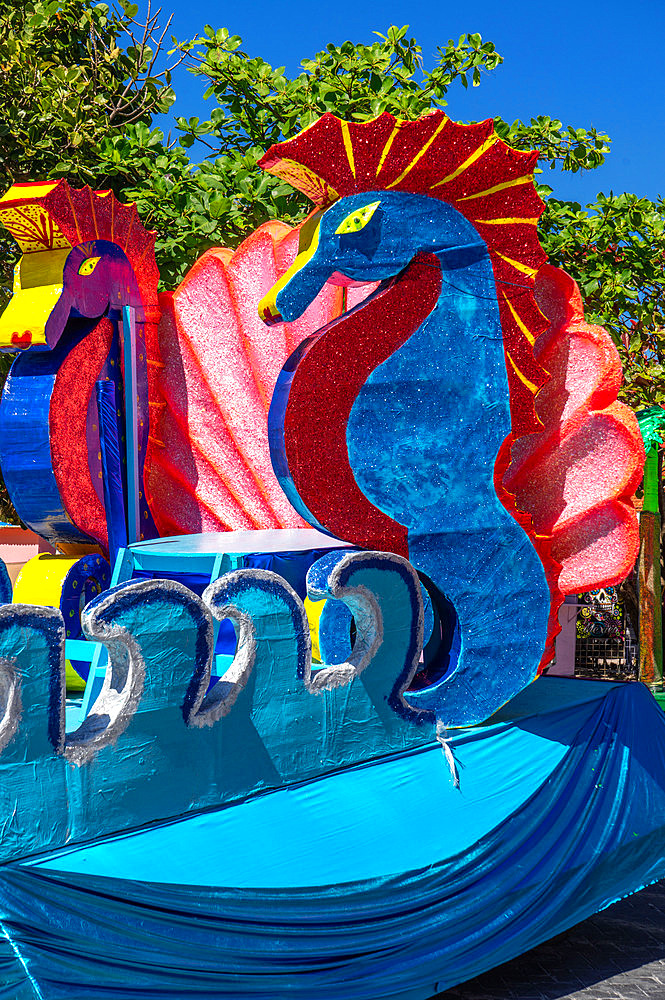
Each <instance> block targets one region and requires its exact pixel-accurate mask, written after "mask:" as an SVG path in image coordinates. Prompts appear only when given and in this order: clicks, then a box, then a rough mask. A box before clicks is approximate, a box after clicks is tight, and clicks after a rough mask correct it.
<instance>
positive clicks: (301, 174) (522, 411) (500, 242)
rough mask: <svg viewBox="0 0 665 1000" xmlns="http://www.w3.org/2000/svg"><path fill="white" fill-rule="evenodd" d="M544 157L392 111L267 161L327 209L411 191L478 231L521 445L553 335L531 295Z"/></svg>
mask: <svg viewBox="0 0 665 1000" xmlns="http://www.w3.org/2000/svg"><path fill="white" fill-rule="evenodd" d="M537 158H538V154H537V153H536V152H534V153H523V152H520V151H518V150H515V149H511V147H510V146H507V145H506V143H504V142H503V141H502V140H501V139H500V138H499V137H498V135H497V134H496V132H495V130H494V122H493V121H492V120H491V119H489V120H488V121H484V122H479V123H478V124H475V125H459V124H457V123H456V122H453V121H451V120H450V119H449V118H448V117H447V115H445V114H444V113H443V112H442V111H433V112H431V113H430V114H427V115H424V116H423V117H422V118H419V119H418V120H417V121H402V120H401V119H398V118H395V117H394V116H393V115H391V114H388V113H387V112H386V113H384V114H382V115H379V117H378V118H375V119H374V120H373V121H370V122H364V123H362V124H356V123H352V122H344V121H341V120H340V119H339V118H336V117H335V115H333V114H330V113H326V114H325V115H323V117H322V118H320V119H319V120H318V121H317V122H315V123H314V124H313V125H311V126H310V127H309V128H307V129H305V130H304V131H303V132H301V133H300V134H299V135H297V136H296V137H295V138H293V139H289V140H287V141H286V142H282V143H278V144H276V145H274V146H272V147H271V148H270V149H269V150H268V152H267V153H266V154H265V156H264V157H263V159H262V160H261V161H260V165H261V166H262V167H263V168H264V169H266V170H268V171H270V173H273V174H276V175H277V176H278V177H281V178H282V179H283V180H285V181H287V182H288V183H290V184H292V185H293V186H294V187H296V188H298V189H299V190H300V191H302V192H303V193H304V194H306V195H307V196H308V197H309V198H311V199H312V201H314V203H315V204H316V205H317V206H318V207H320V208H326V207H327V206H328V205H331V204H332V203H333V202H334V201H336V200H337V199H338V198H342V197H346V196H347V195H350V194H356V193H360V192H362V191H371V190H392V191H409V192H411V193H413V194H424V195H427V196H429V197H431V198H437V199H440V200H441V201H445V202H447V203H448V204H450V205H451V206H452V207H453V208H455V209H456V210H457V211H458V212H460V213H461V214H462V215H463V216H464V217H465V218H466V219H468V220H469V222H471V223H472V225H473V226H474V227H475V228H476V230H477V231H478V233H479V235H480V236H481V238H482V239H483V240H484V241H485V243H486V244H487V247H488V250H489V254H490V258H491V261H492V267H493V270H494V278H495V282H496V287H497V298H498V304H499V311H500V316H501V326H502V330H503V337H504V347H505V355H506V370H507V373H508V384H509V388H510V408H511V418H512V429H513V434H514V435H515V436H516V437H517V436H521V435H522V434H528V433H530V432H533V431H536V430H538V429H540V426H541V425H540V421H539V420H538V417H537V415H536V411H535V406H534V398H535V395H536V393H537V392H538V390H539V389H540V388H541V387H542V386H543V385H544V384H545V382H546V381H547V379H548V375H547V372H546V371H545V370H544V369H543V368H542V367H541V366H540V365H539V364H538V362H537V361H536V358H535V356H534V350H533V345H534V341H535V339H536V337H537V336H538V334H539V333H540V332H542V331H543V330H544V329H546V328H547V326H548V323H547V320H546V319H545V317H544V316H543V314H542V313H541V311H540V310H539V309H538V306H537V305H536V301H535V299H534V295H533V288H534V279H535V275H536V272H537V271H538V269H539V268H540V267H541V265H542V264H543V263H544V262H545V260H546V256H545V253H544V251H543V249H542V247H541V246H540V243H539V241H538V235H537V228H536V227H537V223H538V219H539V218H540V215H541V214H542V211H543V208H544V206H543V203H542V201H541V199H540V198H539V197H538V194H537V193H536V190H535V187H534V184H533V171H534V167H535V164H536V160H537Z"/></svg>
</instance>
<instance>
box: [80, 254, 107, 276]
mask: <svg viewBox="0 0 665 1000" xmlns="http://www.w3.org/2000/svg"><path fill="white" fill-rule="evenodd" d="M101 259H102V258H101V257H88V259H87V260H84V261H83V263H82V264H81V266H80V267H79V274H92V272H93V271H94V270H95V268H96V267H97V265H98V264H99V262H100V260H101Z"/></svg>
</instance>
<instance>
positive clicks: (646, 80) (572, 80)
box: [163, 0, 665, 203]
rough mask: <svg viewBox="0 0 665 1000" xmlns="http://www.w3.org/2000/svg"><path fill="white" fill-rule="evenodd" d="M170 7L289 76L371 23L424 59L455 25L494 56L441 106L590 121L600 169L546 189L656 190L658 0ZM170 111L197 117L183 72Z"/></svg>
mask: <svg viewBox="0 0 665 1000" xmlns="http://www.w3.org/2000/svg"><path fill="white" fill-rule="evenodd" d="M163 2H164V8H163V10H164V11H165V12H167V11H170V10H173V11H174V14H175V18H174V23H173V31H174V32H175V34H176V36H177V37H178V38H181V39H183V38H189V37H192V36H193V35H194V34H196V33H200V32H202V30H203V27H204V25H205V24H206V23H209V24H212V25H213V26H214V27H227V28H228V29H229V31H230V32H231V33H232V34H238V35H241V36H242V38H243V48H244V50H245V51H247V52H249V53H250V54H251V55H261V56H262V57H263V58H264V59H266V60H267V61H268V62H270V63H272V65H273V66H281V65H285V66H286V68H287V71H288V72H296V71H297V68H298V64H299V62H300V60H301V59H302V58H304V57H308V56H311V55H314V53H315V52H317V51H319V50H320V49H321V48H323V47H324V46H325V45H326V44H327V43H328V42H329V41H334V42H336V43H340V42H342V41H344V40H345V39H347V38H349V39H351V40H352V41H354V42H358V41H362V42H371V41H372V38H373V35H372V32H373V31H375V30H378V31H385V29H386V28H387V27H388V26H389V25H390V24H398V25H400V26H401V25H402V24H407V23H408V24H410V26H411V29H410V32H409V34H410V35H414V36H415V37H416V38H417V39H418V41H419V43H420V44H421V46H422V48H423V57H424V61H425V65H426V66H431V65H432V62H433V57H434V54H435V52H436V48H437V45H440V44H444V43H445V42H446V41H447V40H448V38H455V39H457V38H458V37H459V35H460V34H462V33H463V32H465V31H468V32H474V31H475V32H479V33H480V34H481V35H482V36H483V39H484V40H492V41H493V42H494V43H495V45H496V47H497V49H498V51H499V52H500V53H501V54H502V55H503V56H504V63H503V65H502V66H500V67H499V68H498V69H497V70H495V71H494V72H493V73H492V74H489V75H487V76H485V77H484V79H483V82H482V84H481V86H480V87H478V88H477V89H475V90H471V88H469V91H467V92H466V93H465V92H464V90H463V88H462V87H459V89H458V88H457V87H455V88H453V89H452V90H451V91H450V93H449V107H448V109H447V110H448V113H449V114H450V115H451V117H453V118H459V119H460V120H466V121H472V120H480V119H483V118H487V117H490V116H493V115H501V116H502V117H503V118H505V119H506V120H508V121H512V120H513V119H515V118H521V119H522V120H528V119H529V118H530V117H531V116H535V115H538V114H546V115H549V116H550V117H552V118H559V119H560V120H561V121H562V122H563V123H564V125H567V124H571V125H575V126H581V127H589V126H591V125H594V126H595V127H596V128H598V129H599V130H601V131H604V132H607V133H608V134H609V135H610V137H611V138H612V140H613V141H612V152H611V153H610V155H609V157H608V158H607V161H606V163H605V165H604V166H603V167H600V168H598V169H597V170H595V171H592V172H590V173H586V174H580V173H578V174H575V175H573V174H561V173H559V172H558V171H555V172H551V173H550V171H549V170H546V171H545V173H544V175H543V176H542V180H543V181H545V182H546V183H549V184H550V185H551V186H552V187H554V189H555V194H557V195H558V196H559V197H562V198H570V199H574V200H578V201H581V202H583V203H584V202H588V201H591V200H594V199H595V197H596V194H597V192H598V191H604V192H605V193H609V191H610V189H612V190H614V192H615V193H618V192H620V191H632V192H635V193H636V194H638V195H642V196H646V197H649V198H654V199H655V198H656V197H657V195H658V194H660V193H662V194H665V110H664V107H663V98H664V94H663V91H664V87H663V79H664V76H665V55H664V53H663V40H664V38H665V0H628V2H622V3H619V2H617V0H608V2H606V3H600V2H598V0H578V2H577V3H573V2H570V0H563V2H562V3H560V4H559V5H557V4H556V2H554V3H552V2H550V3H540V4H538V3H532V4H527V3H525V2H521V0H514V2H511V0H504V2H501V0H494V2H491V0H460V2H457V3H451V2H446V0H427V2H422V0H416V2H412V3H405V2H404V0H385V2H383V3H380V4H379V3H372V2H369V0H338V2H337V3H336V4H331V3H330V2H329V3H327V4H318V5H317V3H316V0H314V3H311V2H310V3H306V2H304V0H282V2H281V3H279V4H277V3H274V2H273V3H268V2H267V0H248V2H245V3H243V2H242V0H236V2H235V3H233V4H228V5H226V4H214V3H210V2H204V0H170V2H169V0H163ZM175 86H176V92H177V94H178V101H177V104H176V108H175V113H176V114H179V115H187V116H190V115H197V116H199V117H201V118H203V117H206V116H207V113H208V112H209V110H210V109H211V108H212V106H213V105H212V104H211V102H207V105H206V102H204V101H203V100H202V96H201V94H202V90H203V88H202V86H201V84H200V82H199V81H197V80H196V79H195V78H193V77H191V76H190V75H189V74H182V73H178V75H177V77H176V80H175Z"/></svg>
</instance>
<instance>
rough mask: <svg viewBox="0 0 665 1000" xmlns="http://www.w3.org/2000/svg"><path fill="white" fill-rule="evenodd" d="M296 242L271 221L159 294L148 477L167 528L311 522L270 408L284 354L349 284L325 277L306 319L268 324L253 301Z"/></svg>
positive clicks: (322, 321) (334, 308) (336, 305)
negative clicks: (282, 466) (284, 476)
mask: <svg viewBox="0 0 665 1000" xmlns="http://www.w3.org/2000/svg"><path fill="white" fill-rule="evenodd" d="M297 250H298V230H297V229H291V228H290V227H289V226H287V225H285V224H284V223H280V222H268V223H265V224H264V225H262V226H260V227H259V229H257V230H256V231H255V232H254V233H252V234H251V236H249V237H248V238H247V239H246V240H245V241H244V242H243V243H242V244H241V245H240V247H239V248H238V249H237V250H236V251H235V253H234V252H232V251H230V250H226V249H213V250H208V251H207V252H206V253H204V254H203V256H202V257H201V258H200V259H199V260H198V261H197V262H196V264H195V265H194V266H193V267H192V269H191V271H189V273H188V274H187V276H186V277H185V279H184V280H183V282H182V284H181V285H180V286H179V287H178V288H177V290H176V291H175V292H173V293H167V294H165V295H162V296H161V297H160V307H161V309H162V319H161V322H160V328H159V346H160V352H161V363H160V362H158V365H160V366H161V367H160V371H159V373H158V377H157V379H156V380H155V386H156V391H155V393H154V395H155V397H156V398H155V399H154V400H153V402H152V413H151V440H150V447H149V451H148V458H147V461H146V477H145V482H146V495H147V498H148V501H149V504H150V509H151V511H152V514H153V517H154V519H155V523H156V525H157V529H158V531H159V533H160V535H173V534H183V533H196V532H201V531H224V530H234V529H256V528H287V527H288V528H291V527H302V526H304V525H305V522H304V521H303V520H302V518H301V517H300V516H299V514H297V513H296V511H295V510H294V509H293V507H292V506H291V505H290V503H289V501H288V500H287V498H286V496H285V495H284V493H283V491H282V489H281V487H280V485H279V483H278V481H277V478H276V476H275V474H274V472H273V468H272V464H271V461H270V451H269V446H268V424H267V421H268V409H269V406H270V401H271V398H272V393H273V390H274V387H275V383H276V381H277V376H278V375H279V372H280V370H281V368H282V367H283V365H284V363H285V361H286V360H287V358H288V357H289V355H290V354H291V353H292V352H293V351H294V350H295V348H296V347H297V346H298V345H299V344H300V343H301V342H302V341H303V340H304V339H305V337H307V336H308V335H309V334H311V333H313V332H314V331H315V330H317V329H319V328H320V327H322V326H325V325H326V324H327V323H329V322H330V320H332V319H334V318H335V317H336V316H338V315H339V314H340V313H341V312H342V303H343V292H342V289H341V288H338V287H335V286H332V285H326V286H325V288H324V289H323V290H322V292H321V293H320V294H319V296H318V297H317V299H316V301H315V302H314V303H313V304H312V305H311V306H310V307H309V309H308V310H307V311H306V312H305V313H304V315H303V316H302V317H301V318H300V319H299V320H297V321H296V322H294V323H281V324H279V325H277V326H272V327H267V326H266V325H265V324H264V323H263V322H262V321H261V319H260V318H259V315H258V308H257V307H258V303H259V301H260V299H261V298H262V297H263V296H264V295H265V294H266V292H267V291H268V290H269V289H270V288H271V286H272V285H273V284H274V283H275V282H276V281H277V279H278V278H279V277H280V275H282V274H283V273H284V272H285V271H286V270H287V269H288V267H289V266H290V265H291V263H292V262H293V260H294V258H295V256H296V253H297Z"/></svg>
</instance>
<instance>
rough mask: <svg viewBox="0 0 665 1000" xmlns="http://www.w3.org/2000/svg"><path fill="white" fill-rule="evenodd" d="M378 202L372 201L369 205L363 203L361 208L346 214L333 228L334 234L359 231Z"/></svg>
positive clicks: (371, 214) (341, 234) (372, 213)
mask: <svg viewBox="0 0 665 1000" xmlns="http://www.w3.org/2000/svg"><path fill="white" fill-rule="evenodd" d="M380 204H381V202H380V201H373V202H371V203H370V204H369V205H364V206H363V208H360V209H358V208H356V209H355V210H354V211H353V212H351V214H350V215H347V216H346V218H345V219H342V221H341V222H340V224H339V226H338V227H337V229H336V230H335V236H346V235H348V234H349V233H359V232H360V231H361V230H362V229H364V228H365V226H366V225H367V223H368V222H369V220H370V219H371V218H372V216H373V215H374V213H375V212H376V210H377V208H378V207H379V205H380Z"/></svg>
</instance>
